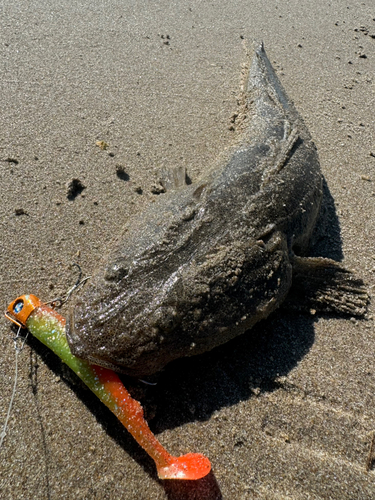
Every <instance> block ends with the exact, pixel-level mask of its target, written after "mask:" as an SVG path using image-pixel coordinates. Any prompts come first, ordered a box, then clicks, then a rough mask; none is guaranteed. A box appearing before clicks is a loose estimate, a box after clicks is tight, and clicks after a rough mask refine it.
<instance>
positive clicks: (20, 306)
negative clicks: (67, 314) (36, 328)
mask: <svg viewBox="0 0 375 500" xmlns="http://www.w3.org/2000/svg"><path fill="white" fill-rule="evenodd" d="M42 304H43V302H42V301H41V300H40V299H38V297H36V296H35V295H32V294H30V295H21V297H18V298H17V299H16V300H13V302H11V303H10V304H9V306H8V307H7V310H6V312H5V317H6V318H7V319H9V321H11V322H12V323H14V324H15V325H17V326H18V327H21V328H26V321H27V319H28V317H29V316H30V314H31V313H32V312H33V311H34V309H36V308H37V307H40V306H41V305H42Z"/></svg>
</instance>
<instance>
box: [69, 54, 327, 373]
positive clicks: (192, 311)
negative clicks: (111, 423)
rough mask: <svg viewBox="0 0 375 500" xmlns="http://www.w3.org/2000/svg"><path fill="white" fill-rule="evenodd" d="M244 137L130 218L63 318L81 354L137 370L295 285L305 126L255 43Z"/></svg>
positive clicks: (259, 313)
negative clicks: (199, 174) (195, 176)
mask: <svg viewBox="0 0 375 500" xmlns="http://www.w3.org/2000/svg"><path fill="white" fill-rule="evenodd" d="M245 95H246V107H247V118H246V120H245V122H244V124H245V125H246V127H244V133H243V136H242V139H241V140H240V142H239V143H238V144H237V145H236V146H235V147H234V148H232V149H231V150H228V151H227V152H226V153H225V157H221V159H219V160H218V162H217V163H216V164H215V165H213V167H212V168H210V169H209V170H208V171H207V173H206V174H205V175H204V176H203V177H202V178H200V179H199V180H198V181H197V182H195V183H192V184H190V185H185V186H181V187H179V188H177V189H173V190H170V191H167V192H166V193H165V194H161V195H160V196H158V198H157V201H156V202H155V203H151V204H150V206H149V207H148V208H147V209H146V210H145V212H144V213H143V214H141V215H140V216H139V217H136V218H134V219H133V220H132V221H131V223H130V225H129V226H128V228H127V230H126V232H124V234H123V235H122V237H121V238H119V239H118V242H117V244H116V246H115V247H114V249H113V252H112V253H111V254H110V255H109V256H108V258H107V259H106V261H105V262H104V263H103V264H102V266H101V267H100V268H99V269H98V271H97V273H96V275H95V276H94V277H93V278H92V279H91V280H90V282H89V283H88V284H87V286H86V287H85V289H84V290H83V292H81V293H78V294H77V295H76V297H75V299H74V302H73V304H72V306H71V309H70V312H69V316H68V320H67V330H66V331H67V339H68V342H69V345H70V348H71V350H72V352H73V354H75V355H76V356H79V357H82V358H84V359H87V360H88V361H89V362H91V363H96V364H99V365H102V366H105V367H108V368H112V369H115V370H117V371H120V372H124V373H127V374H129V375H132V376H145V375H149V374H152V373H155V372H157V371H159V370H161V369H162V368H163V367H164V366H165V365H166V364H167V363H169V362H170V361H172V360H174V359H177V358H179V357H183V356H190V355H194V354H200V353H203V352H205V351H207V350H210V349H212V348H214V347H215V346H218V345H220V344H223V343H224V342H227V341H229V340H230V339H232V338H234V337H236V336H237V335H240V334H242V333H243V332H245V331H246V330H248V329H249V328H251V327H252V326H253V325H254V324H255V323H256V322H258V321H259V320H261V319H262V318H265V317H267V316H268V315H269V314H270V313H271V312H272V311H274V310H275V309H276V308H277V307H278V306H279V305H280V304H281V302H282V301H283V300H284V299H285V297H286V295H287V294H288V291H289V289H290V287H291V284H292V274H293V270H292V268H293V265H292V261H293V255H294V253H299V254H301V253H304V252H305V251H306V249H307V248H308V245H309V240H310V237H311V233H312V231H313V229H314V226H315V223H316V220H317V216H318V214H319V210H320V205H321V199H322V174H321V171H320V166H319V159H318V154H317V150H316V147H315V145H314V143H313V141H312V139H311V137H310V134H309V132H308V130H307V128H306V126H305V124H304V122H303V120H302V118H301V117H300V115H299V114H298V112H297V111H296V109H295V107H294V105H293V104H292V102H291V101H290V100H289V98H288V96H287V95H286V93H285V91H284V89H283V87H282V86H281V84H280V82H279V80H278V78H277V76H276V74H275V72H274V70H273V68H272V65H271V63H270V61H269V60H268V58H267V56H266V53H265V51H264V48H263V45H260V46H258V47H257V49H256V50H255V55H254V59H253V62H252V65H251V68H250V72H249V79H248V84H247V88H246V89H245Z"/></svg>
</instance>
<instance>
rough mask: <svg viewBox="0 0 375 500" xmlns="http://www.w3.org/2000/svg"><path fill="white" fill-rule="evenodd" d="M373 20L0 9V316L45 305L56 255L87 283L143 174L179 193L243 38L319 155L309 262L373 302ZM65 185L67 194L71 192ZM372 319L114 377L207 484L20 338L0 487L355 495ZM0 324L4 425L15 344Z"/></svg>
mask: <svg viewBox="0 0 375 500" xmlns="http://www.w3.org/2000/svg"><path fill="white" fill-rule="evenodd" d="M374 18H375V14H374V11H373V9H372V8H371V3H370V2H366V3H363V2H358V1H354V2H347V5H346V4H342V3H339V2H332V3H331V4H327V2H324V1H323V0H318V1H316V2H314V6H313V5H312V3H311V2H309V1H307V0H303V1H299V2H297V1H290V2H276V1H272V2H260V1H250V2H244V1H237V2H231V3H228V2H223V1H220V2H215V3H211V2H210V3H207V2H200V1H192V2H189V3H184V2H181V3H177V5H176V4H171V3H170V2H166V1H161V2H157V3H151V2H144V3H142V4H141V3H138V2H114V1H108V2H105V3H100V4H99V3H98V4H92V3H90V2H82V4H81V5H80V6H72V5H71V2H66V1H63V2H59V3H51V2H43V1H35V2H33V3H32V4H30V5H28V6H19V5H16V4H14V3H11V2H5V4H4V6H3V9H2V15H1V31H0V32H1V41H2V43H1V53H2V58H1V82H0V84H1V98H0V99H1V111H2V113H1V115H2V120H1V133H0V168H1V178H2V184H1V186H2V187H1V202H0V212H1V246H0V248H1V259H0V266H1V271H0V275H1V284H2V286H1V289H2V293H1V305H2V308H3V309H5V308H6V306H7V304H8V303H9V302H10V301H11V300H13V299H14V298H16V297H17V296H18V295H21V294H23V293H34V294H36V295H38V296H39V297H41V298H42V299H43V300H48V299H51V298H54V297H56V296H59V295H62V294H64V293H65V292H66V291H67V290H68V289H69V288H70V287H71V285H72V284H73V283H74V282H75V280H76V270H75V269H74V268H72V267H71V263H72V262H78V263H79V264H80V265H81V267H82V269H83V271H84V274H85V275H90V274H91V273H92V272H93V271H94V270H95V267H96V266H97V264H98V262H99V260H100V258H101V256H102V255H105V254H106V253H107V252H108V251H109V249H110V245H111V240H112V239H113V238H114V237H115V236H116V235H118V234H119V232H120V231H121V228H122V227H123V225H124V224H125V223H126V222H127V221H128V220H130V219H131V218H133V217H137V214H138V213H139V211H140V210H142V208H143V207H144V206H146V205H147V204H148V203H151V202H152V199H153V198H154V197H155V196H157V195H156V194H155V193H154V192H153V186H154V184H155V180H156V179H157V173H158V170H159V169H160V167H172V166H176V165H184V166H185V167H186V169H187V172H188V175H189V177H190V178H191V180H192V181H193V182H194V180H195V179H197V178H198V177H199V175H200V174H201V173H202V172H204V170H205V169H206V168H207V166H208V165H210V164H212V162H213V161H214V160H215V158H216V156H217V155H218V153H219V152H220V151H223V150H224V149H225V148H226V147H228V146H230V145H231V144H232V143H233V141H235V139H236V134H237V133H238V131H236V130H231V129H233V128H234V129H235V128H236V127H235V126H234V127H233V123H232V121H231V119H232V117H233V115H234V114H235V113H236V111H237V109H238V106H237V98H238V96H239V91H240V83H241V67H242V65H243V64H244V63H246V62H247V56H246V50H245V48H244V45H245V44H247V46H248V47H249V48H251V44H252V40H254V39H257V40H263V41H264V43H265V47H266V51H267V54H268V56H269V58H270V60H271V62H272V63H273V65H274V67H275V69H276V71H277V73H278V75H279V77H280V79H281V82H282V84H283V85H284V87H285V89H286V91H287V93H288V94H289V96H290V97H291V98H292V99H293V100H294V102H295V105H296V107H297V109H298V111H299V112H300V114H301V115H302V117H303V118H304V120H305V122H306V124H307V126H308V128H309V130H310V132H311V135H312V137H313V139H314V141H315V143H316V145H317V148H318V152H319V156H320V161H321V167H322V171H323V174H324V176H325V180H326V183H327V190H326V192H327V199H328V203H329V207H330V208H329V209H330V210H331V212H332V211H333V212H334V214H335V217H336V216H337V219H335V221H336V222H335V224H334V225H333V226H332V225H330V224H327V227H326V228H325V230H326V237H325V238H324V239H323V240H320V241H319V242H318V244H317V247H316V249H315V251H316V252H320V253H321V254H324V255H327V256H332V257H335V258H342V259H343V263H344V264H345V266H347V267H348V268H351V269H354V270H355V271H356V273H357V274H358V275H359V276H361V277H362V278H363V279H364V280H365V281H366V282H367V283H368V288H369V292H370V295H373V292H374V277H375V244H374V240H375V216H374V214H375V142H374V109H375V102H374V101H375V90H374V89H375V79H374V74H375V20H374ZM234 125H235V124H234ZM97 141H105V142H106V143H107V144H108V145H109V147H108V149H105V150H102V149H100V148H99V147H98V146H97V145H96V142H97ZM73 179H79V181H80V183H81V184H82V190H81V192H79V191H80V190H79V189H78V190H76V191H74V193H73V195H74V196H73V197H72V196H71V197H70V198H73V199H69V198H68V196H67V194H68V192H67V185H68V184H69V183H70V182H71V181H72V180H73ZM83 187H84V189H83ZM66 310H67V307H65V308H63V309H62V314H64V313H65V312H66ZM372 314H373V305H372V306H370V309H369V313H368V318H367V319H366V320H361V321H358V320H356V319H352V320H351V319H348V318H334V317H327V316H321V315H313V316H307V315H303V314H300V315H299V314H291V313H290V312H288V311H280V312H277V313H276V314H274V316H273V317H272V318H270V319H269V320H267V321H266V322H264V323H262V324H261V325H259V327H258V328H257V329H256V330H255V331H254V332H252V334H251V335H247V336H244V337H242V338H239V339H236V340H235V341H233V342H231V343H230V344H228V345H226V346H224V347H221V348H218V349H216V350H215V351H213V352H212V353H209V354H207V355H204V356H202V357H199V358H196V359H191V360H184V361H181V362H176V363H174V364H173V365H171V366H170V367H168V368H167V369H166V370H165V372H164V373H163V374H162V375H161V377H160V379H159V383H158V385H157V386H156V387H155V388H149V389H147V390H145V391H144V390H142V388H141V386H140V384H138V383H137V382H132V381H129V384H130V387H131V388H132V391H133V393H134V395H135V396H140V397H141V398H142V403H143V404H144V406H145V409H146V412H147V414H148V416H149V418H150V425H151V427H152V429H153V431H154V432H156V433H157V435H158V438H159V439H160V441H161V442H162V443H163V444H164V445H165V446H166V448H167V449H168V450H169V451H170V452H172V453H174V454H182V453H186V452H188V451H195V452H202V453H204V454H206V455H207V456H208V457H209V458H210V460H211V462H212V465H213V472H212V474H210V475H209V476H208V477H207V478H205V479H203V480H201V481H199V482H197V483H184V482H180V483H178V482H172V481H170V482H168V481H164V482H161V481H159V480H158V479H157V476H156V472H155V469H154V465H153V462H152V461H151V460H150V459H149V458H148V457H147V455H146V454H145V453H144V452H143V450H141V449H140V448H139V447H138V445H137V444H136V443H135V442H134V441H133V440H132V438H131V436H130V435H128V434H127V432H126V431H125V429H123V428H122V427H121V425H120V424H118V423H117V421H116V419H115V418H114V417H113V416H112V415H111V414H110V412H109V411H107V410H106V409H105V408H104V407H102V406H101V405H100V403H99V402H98V401H97V400H95V398H94V396H91V394H90V393H89V391H88V390H86V389H85V388H84V387H83V386H82V384H81V383H80V382H79V381H78V380H77V379H76V378H75V377H73V376H72V375H71V374H70V373H69V371H68V370H67V369H66V368H64V366H63V365H62V364H61V363H60V362H59V360H58V359H57V358H56V357H55V356H53V355H52V354H51V353H49V352H48V351H47V350H45V349H44V348H43V347H41V346H40V345H39V344H38V343H37V342H35V341H33V340H32V339H31V340H30V341H29V342H28V344H27V345H26V346H25V348H24V350H23V351H22V353H21V355H20V366H19V380H18V386H17V393H16V397H15V400H14V405H13V411H12V414H11V418H10V422H9V426H8V430H7V436H6V438H5V440H4V444H3V447H2V449H1V450H0V460H1V468H0V491H1V492H2V493H1V496H2V498H4V499H5V498H6V499H22V498H24V499H30V498H38V499H41V500H44V499H57V498H58V499H71V498H76V499H90V500H91V499H95V500H97V499H106V498H108V499H113V498H118V499H126V500H128V499H129V500H130V499H137V500H140V499H145V500H146V499H150V498H152V499H169V500H172V499H173V500H182V499H184V500H185V499H189V500H192V499H205V500H214V499H219V498H223V499H235V498H236V499H253V498H259V499H293V500H297V499H298V500H300V499H301V500H302V499H328V498H329V499H353V498H361V499H372V498H374V497H375V467H374V463H373V462H372V460H371V459H370V460H369V450H370V446H371V439H372V436H373V433H374V431H375V422H374V417H375V401H374V394H375V387H374V386H375V369H374V358H375V343H374V341H373V340H374V335H375V332H374V323H373V316H372ZM0 321H1V332H2V335H1V336H0V342H1V354H0V395H1V396H0V422H1V425H2V424H3V422H4V420H5V417H6V412H7V409H8V404H9V400H10V397H11V392H12V385H13V377H14V363H15V361H14V360H15V353H14V347H13V342H12V340H11V339H12V332H11V329H10V326H9V323H8V322H7V320H6V319H5V318H2V319H1V320H0Z"/></svg>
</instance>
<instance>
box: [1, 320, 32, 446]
mask: <svg viewBox="0 0 375 500" xmlns="http://www.w3.org/2000/svg"><path fill="white" fill-rule="evenodd" d="M20 332H21V326H20V327H18V331H17V335H16V336H15V337H14V338H13V342H14V350H15V358H16V360H15V373H14V383H13V391H12V396H11V398H10V403H9V407H8V413H7V416H6V419H5V423H4V427H3V431H2V433H1V434H0V448H1V446H2V444H3V441H4V439H5V436H6V433H7V432H6V431H7V427H8V421H9V417H10V413H11V411H12V406H13V401H14V397H15V395H16V389H17V381H18V355H19V354H20V353H21V352H22V350H23V348H24V346H25V342H26V339H27V337H28V335H29V332H27V333H26V336H25V337H21V336H20ZM20 340H23V342H22V344H21V346H20V347H19V346H18V344H19V341H20Z"/></svg>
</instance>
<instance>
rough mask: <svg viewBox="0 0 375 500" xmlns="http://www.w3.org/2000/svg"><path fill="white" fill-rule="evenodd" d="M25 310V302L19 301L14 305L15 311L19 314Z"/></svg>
mask: <svg viewBox="0 0 375 500" xmlns="http://www.w3.org/2000/svg"><path fill="white" fill-rule="evenodd" d="M22 309H23V300H19V301H18V302H16V303H15V304H14V307H13V311H14V312H15V313H16V314H18V313H19V312H21V311H22Z"/></svg>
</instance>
